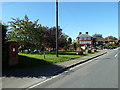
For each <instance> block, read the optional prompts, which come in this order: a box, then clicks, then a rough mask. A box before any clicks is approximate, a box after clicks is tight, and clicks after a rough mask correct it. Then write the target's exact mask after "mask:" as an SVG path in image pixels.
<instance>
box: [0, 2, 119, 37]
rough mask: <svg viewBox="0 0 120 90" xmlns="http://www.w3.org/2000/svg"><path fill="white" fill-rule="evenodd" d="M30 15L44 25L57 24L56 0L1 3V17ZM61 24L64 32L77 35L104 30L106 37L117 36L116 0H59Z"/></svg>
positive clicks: (9, 18)
mask: <svg viewBox="0 0 120 90" xmlns="http://www.w3.org/2000/svg"><path fill="white" fill-rule="evenodd" d="M24 15H28V17H29V19H30V20H32V21H34V20H36V19H39V23H40V24H42V25H43V26H48V27H52V26H55V3H54V2H16V3H15V2H14V3H13V2H9V3H8V2H4V3H2V21H3V22H5V23H7V22H8V21H10V20H11V18H12V17H13V18H17V17H19V18H23V17H24ZM59 26H60V27H61V28H62V29H63V32H64V33H65V34H67V35H69V36H70V37H72V38H73V39H76V37H77V35H78V33H79V32H82V33H85V32H89V34H90V35H93V34H95V33H99V34H102V35H103V37H106V36H108V35H113V36H115V37H118V3H117V2H60V3H59Z"/></svg>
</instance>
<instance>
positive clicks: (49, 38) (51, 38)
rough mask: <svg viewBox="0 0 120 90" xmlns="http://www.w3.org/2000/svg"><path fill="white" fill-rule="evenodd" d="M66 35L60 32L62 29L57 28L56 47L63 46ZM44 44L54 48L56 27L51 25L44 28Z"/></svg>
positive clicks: (65, 41) (65, 42)
mask: <svg viewBox="0 0 120 90" xmlns="http://www.w3.org/2000/svg"><path fill="white" fill-rule="evenodd" d="M67 38H68V36H67V35H66V34H64V33H62V29H61V28H60V27H59V29H58V47H59V48H63V47H64V46H65V45H66V44H67ZM45 42H46V46H47V47H49V48H53V49H54V48H55V46H56V27H51V28H48V29H47V30H46V35H45Z"/></svg>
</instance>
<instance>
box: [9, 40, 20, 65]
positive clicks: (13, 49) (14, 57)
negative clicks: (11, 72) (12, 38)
mask: <svg viewBox="0 0 120 90" xmlns="http://www.w3.org/2000/svg"><path fill="white" fill-rule="evenodd" d="M8 63H9V65H10V66H12V65H16V64H18V45H17V43H16V42H10V43H9V62H8Z"/></svg>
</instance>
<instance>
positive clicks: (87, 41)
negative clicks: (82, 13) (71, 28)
mask: <svg viewBox="0 0 120 90" xmlns="http://www.w3.org/2000/svg"><path fill="white" fill-rule="evenodd" d="M76 40H77V43H78V44H80V45H81V46H92V44H93V37H92V36H90V35H89V34H88V32H86V33H85V34H82V32H79V35H78V36H77V38H76Z"/></svg>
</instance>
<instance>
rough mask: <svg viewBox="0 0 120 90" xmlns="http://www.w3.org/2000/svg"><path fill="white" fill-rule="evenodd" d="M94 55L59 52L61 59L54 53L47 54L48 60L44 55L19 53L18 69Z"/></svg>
mask: <svg viewBox="0 0 120 90" xmlns="http://www.w3.org/2000/svg"><path fill="white" fill-rule="evenodd" d="M91 54H94V53H89V54H85V53H84V55H76V52H62V51H61V52H59V57H56V55H55V53H54V52H52V53H51V54H46V55H45V56H46V58H45V59H44V56H43V55H40V54H26V53H19V54H18V61H19V64H18V65H17V66H16V67H18V68H34V67H40V66H45V65H51V64H56V63H59V62H64V61H69V60H71V59H75V58H79V57H83V56H86V55H91Z"/></svg>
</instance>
